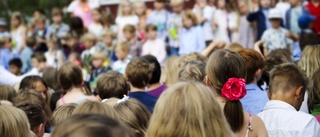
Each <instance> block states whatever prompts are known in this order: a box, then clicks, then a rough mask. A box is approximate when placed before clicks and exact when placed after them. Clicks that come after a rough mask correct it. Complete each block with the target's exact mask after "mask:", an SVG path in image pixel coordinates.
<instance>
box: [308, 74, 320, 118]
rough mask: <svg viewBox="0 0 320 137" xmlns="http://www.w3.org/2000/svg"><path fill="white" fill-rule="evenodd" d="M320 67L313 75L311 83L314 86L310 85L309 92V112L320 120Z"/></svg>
mask: <svg viewBox="0 0 320 137" xmlns="http://www.w3.org/2000/svg"><path fill="white" fill-rule="evenodd" d="M319 75H320V68H319V69H318V70H317V71H316V72H314V75H313V76H312V79H311V84H310V85H312V86H310V87H309V89H308V92H309V97H308V108H309V113H311V115H313V116H314V117H315V118H316V119H317V120H318V122H320V115H319V114H320V113H319V111H320V110H319V108H320V107H319V106H320V104H319V103H320V94H319V92H320V90H319V89H320V77H319Z"/></svg>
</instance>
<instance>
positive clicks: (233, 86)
mask: <svg viewBox="0 0 320 137" xmlns="http://www.w3.org/2000/svg"><path fill="white" fill-rule="evenodd" d="M221 94H222V96H223V97H225V98H226V99H228V100H229V101H234V100H240V99H241V98H243V97H244V96H245V95H246V94H247V90H246V81H245V80H244V79H243V78H229V79H228V81H227V82H226V83H225V84H224V85H223V87H222V92H221Z"/></svg>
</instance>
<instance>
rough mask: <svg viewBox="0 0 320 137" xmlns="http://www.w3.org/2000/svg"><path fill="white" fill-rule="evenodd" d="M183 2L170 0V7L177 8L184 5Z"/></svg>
mask: <svg viewBox="0 0 320 137" xmlns="http://www.w3.org/2000/svg"><path fill="white" fill-rule="evenodd" d="M183 3H184V1H183V0H170V6H177V5H181V4H183Z"/></svg>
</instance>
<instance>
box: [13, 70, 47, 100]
mask: <svg viewBox="0 0 320 137" xmlns="http://www.w3.org/2000/svg"><path fill="white" fill-rule="evenodd" d="M38 82H40V83H42V84H43V85H44V86H45V87H46V92H45V93H44V94H45V97H46V99H47V100H50V98H49V96H48V85H47V83H46V82H45V81H44V80H43V79H42V78H41V77H39V76H27V77H25V78H24V79H22V81H21V83H20V87H19V90H21V89H35V88H36V85H37V83H38Z"/></svg>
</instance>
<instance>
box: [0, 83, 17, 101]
mask: <svg viewBox="0 0 320 137" xmlns="http://www.w3.org/2000/svg"><path fill="white" fill-rule="evenodd" d="M16 95H17V92H16V90H15V89H14V88H13V87H12V86H9V85H0V100H7V101H10V102H13V99H14V98H15V97H16Z"/></svg>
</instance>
